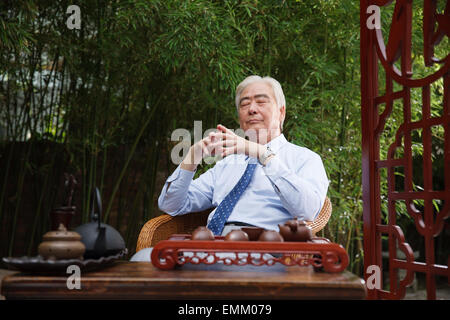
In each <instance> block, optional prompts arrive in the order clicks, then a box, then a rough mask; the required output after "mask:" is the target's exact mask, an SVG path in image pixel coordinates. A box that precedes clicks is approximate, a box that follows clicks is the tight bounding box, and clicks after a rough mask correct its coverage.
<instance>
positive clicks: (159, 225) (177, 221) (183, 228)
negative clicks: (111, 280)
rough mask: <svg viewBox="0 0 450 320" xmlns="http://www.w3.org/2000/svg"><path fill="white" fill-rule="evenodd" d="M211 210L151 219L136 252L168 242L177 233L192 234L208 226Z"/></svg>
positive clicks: (140, 236)
mask: <svg viewBox="0 0 450 320" xmlns="http://www.w3.org/2000/svg"><path fill="white" fill-rule="evenodd" d="M210 212H211V210H206V211H202V212H198V213H189V214H185V215H181V216H174V217H173V216H171V215H168V214H163V215H160V216H158V217H156V218H153V219H150V220H149V221H147V223H146V224H145V225H144V226H143V227H142V229H141V232H140V233H139V237H138V241H137V245H136V252H138V251H139V250H141V249H144V248H148V247H154V246H155V245H156V244H157V243H158V242H159V241H161V240H166V239H167V238H168V237H169V236H171V235H172V234H175V233H191V232H192V231H194V229H195V228H197V227H198V226H206V222H207V219H208V215H209V213H210Z"/></svg>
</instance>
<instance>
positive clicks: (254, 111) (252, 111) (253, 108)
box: [248, 101, 258, 114]
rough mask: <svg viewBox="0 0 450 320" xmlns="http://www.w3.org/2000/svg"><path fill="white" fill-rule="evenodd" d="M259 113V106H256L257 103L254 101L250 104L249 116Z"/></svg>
mask: <svg viewBox="0 0 450 320" xmlns="http://www.w3.org/2000/svg"><path fill="white" fill-rule="evenodd" d="M257 111H258V105H257V104H256V102H255V101H252V102H251V103H250V106H249V108H248V113H249V114H255V113H256V112H257Z"/></svg>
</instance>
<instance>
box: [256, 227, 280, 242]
mask: <svg viewBox="0 0 450 320" xmlns="http://www.w3.org/2000/svg"><path fill="white" fill-rule="evenodd" d="M258 241H269V242H283V241H284V239H283V237H282V236H281V235H280V234H279V233H278V232H276V231H274V230H266V231H264V232H263V233H261V235H260V236H259V238H258Z"/></svg>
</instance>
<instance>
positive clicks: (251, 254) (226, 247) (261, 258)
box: [151, 234, 349, 272]
mask: <svg viewBox="0 0 450 320" xmlns="http://www.w3.org/2000/svg"><path fill="white" fill-rule="evenodd" d="M224 238H225V237H223V236H216V237H215V239H214V240H213V241H198V240H195V241H193V240H191V235H189V234H174V235H172V236H171V237H170V238H169V239H168V240H163V241H160V242H158V243H157V244H156V246H155V247H154V248H153V250H152V253H151V261H152V263H153V265H154V266H155V267H157V268H159V269H162V270H170V269H173V268H175V267H176V266H177V265H178V266H182V265H184V264H186V263H191V264H200V263H202V264H215V263H223V264H224V265H238V266H244V265H252V266H264V265H265V266H272V265H274V264H276V263H280V264H283V265H285V266H288V267H289V266H295V265H297V266H309V265H311V266H313V267H314V270H322V269H323V271H325V272H342V271H344V270H345V268H346V267H347V266H348V261H349V260H348V255H347V252H346V251H345V249H344V248H343V247H342V246H341V245H340V244H336V243H332V242H330V240H328V239H326V238H320V237H314V238H313V239H312V240H311V241H308V242H264V241H224Z"/></svg>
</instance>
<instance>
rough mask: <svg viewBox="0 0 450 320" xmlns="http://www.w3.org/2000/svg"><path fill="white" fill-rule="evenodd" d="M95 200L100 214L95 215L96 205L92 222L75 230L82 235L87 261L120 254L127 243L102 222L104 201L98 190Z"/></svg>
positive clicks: (92, 214) (92, 210) (114, 230)
mask: <svg viewBox="0 0 450 320" xmlns="http://www.w3.org/2000/svg"><path fill="white" fill-rule="evenodd" d="M94 200H95V201H96V203H97V209H98V213H94V203H93V204H92V209H91V222H89V223H85V224H83V225H81V226H79V227H77V228H76V229H75V231H76V232H78V233H79V234H80V235H81V241H82V242H83V243H84V245H85V246H86V252H85V254H84V258H85V259H98V258H101V257H107V256H111V255H115V254H118V253H119V252H121V251H122V250H124V249H125V241H124V240H123V238H122V236H121V235H120V233H119V232H118V231H117V230H116V229H114V228H113V227H111V226H110V225H107V224H105V223H101V220H102V201H101V199H100V191H99V190H98V188H95V190H94V196H93V199H92V202H94Z"/></svg>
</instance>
